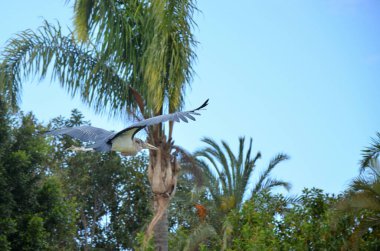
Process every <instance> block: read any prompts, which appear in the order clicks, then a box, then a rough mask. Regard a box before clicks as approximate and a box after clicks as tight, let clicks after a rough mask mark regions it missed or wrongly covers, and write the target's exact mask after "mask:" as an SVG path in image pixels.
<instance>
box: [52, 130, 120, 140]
mask: <svg viewBox="0 0 380 251" xmlns="http://www.w3.org/2000/svg"><path fill="white" fill-rule="evenodd" d="M46 134H47V135H54V136H57V135H68V136H70V137H73V138H76V139H79V140H81V141H85V142H90V141H92V142H96V141H99V140H101V139H105V138H107V137H111V136H112V135H113V134H114V132H110V131H107V130H104V129H101V128H97V127H93V126H78V127H67V128H62V129H58V130H54V131H49V132H47V133H46Z"/></svg>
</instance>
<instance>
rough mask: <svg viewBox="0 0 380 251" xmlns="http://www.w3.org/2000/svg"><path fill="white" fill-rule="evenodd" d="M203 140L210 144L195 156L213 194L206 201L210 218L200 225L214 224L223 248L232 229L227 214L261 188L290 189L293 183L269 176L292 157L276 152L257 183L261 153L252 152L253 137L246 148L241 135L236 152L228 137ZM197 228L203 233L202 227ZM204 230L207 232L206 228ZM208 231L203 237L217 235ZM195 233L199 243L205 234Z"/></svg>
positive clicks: (208, 191)
mask: <svg viewBox="0 0 380 251" xmlns="http://www.w3.org/2000/svg"><path fill="white" fill-rule="evenodd" d="M202 141H203V142H204V143H206V144H207V146H206V147H204V148H203V149H201V150H199V151H197V152H195V154H194V156H195V157H196V159H197V162H198V165H199V166H200V167H201V168H202V170H203V172H204V175H205V187H206V191H207V193H208V194H209V197H210V198H209V200H207V201H206V202H205V203H206V206H207V212H209V215H208V221H207V222H204V223H203V224H202V225H201V227H203V228H204V229H206V230H209V229H210V226H212V228H213V229H215V231H214V232H218V233H219V234H222V235H223V241H222V243H223V244H222V249H223V250H224V249H226V248H227V244H228V240H229V233H230V230H231V226H230V223H229V222H228V218H227V217H226V216H227V215H228V213H230V212H231V211H232V210H240V209H241V207H242V204H243V202H244V201H245V200H249V199H252V196H253V195H254V194H256V193H259V192H260V191H263V190H271V189H272V188H275V187H283V188H285V189H286V190H289V189H290V187H291V185H290V183H288V182H286V181H283V180H278V179H275V178H272V177H270V174H271V172H272V171H273V169H274V168H275V167H276V166H277V165H278V164H279V163H280V162H282V161H284V160H287V159H289V157H288V156H287V155H286V154H282V153H280V154H277V155H276V156H275V157H274V158H273V159H272V160H271V161H270V162H269V165H268V167H267V168H266V169H265V170H264V171H263V172H262V173H261V174H260V175H258V178H257V180H256V182H255V183H254V173H255V170H256V162H257V160H258V159H260V157H261V153H260V152H258V153H256V154H253V153H252V139H250V141H249V145H248V148H247V150H245V138H244V137H241V138H239V148H238V152H237V154H236V155H235V154H234V153H233V151H232V150H231V148H230V146H229V145H228V144H227V143H226V142H225V141H222V142H221V143H222V144H221V145H218V143H216V142H215V141H214V140H212V139H210V138H204V139H203V140H202ZM209 223H210V225H209ZM198 232H199V233H202V231H199V230H198ZM203 232H205V233H206V231H203ZM207 232H208V233H210V234H209V235H206V234H203V236H202V237H203V240H205V239H208V238H209V237H215V235H212V234H211V233H212V232H211V231H207ZM196 233H197V231H195V232H194V233H193V234H192V236H191V237H192V238H194V239H197V241H198V242H199V243H200V242H201V240H202V238H200V237H199V236H197V235H196Z"/></svg>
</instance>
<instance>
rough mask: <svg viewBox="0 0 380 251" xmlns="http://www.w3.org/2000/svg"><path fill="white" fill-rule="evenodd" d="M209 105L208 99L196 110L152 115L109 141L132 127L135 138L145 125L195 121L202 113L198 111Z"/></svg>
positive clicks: (130, 128) (121, 132)
mask: <svg viewBox="0 0 380 251" xmlns="http://www.w3.org/2000/svg"><path fill="white" fill-rule="evenodd" d="M207 105H208V99H207V100H206V101H205V102H204V103H203V104H202V105H201V106H200V107H198V108H196V109H194V110H190V111H185V112H174V113H170V114H165V115H159V116H156V117H152V118H149V119H144V120H141V121H139V122H136V123H134V124H132V125H131V126H129V127H127V128H125V129H123V130H121V131H120V132H118V133H116V134H115V135H114V136H113V137H111V138H110V139H109V141H112V140H113V139H114V138H116V137H117V136H119V135H121V134H124V133H126V132H127V131H129V130H132V129H134V133H133V135H132V138H133V137H134V135H135V134H136V133H137V132H138V131H140V130H141V129H143V128H144V127H147V126H151V125H156V124H159V123H164V122H166V121H175V122H180V121H181V120H182V121H184V122H186V123H187V122H188V121H189V119H190V120H194V121H195V118H194V115H200V113H197V111H199V110H201V109H202V108H204V107H206V106H207Z"/></svg>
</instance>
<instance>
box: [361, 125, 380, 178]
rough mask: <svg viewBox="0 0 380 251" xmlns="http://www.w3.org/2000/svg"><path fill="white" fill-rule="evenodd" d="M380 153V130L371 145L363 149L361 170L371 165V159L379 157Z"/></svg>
mask: <svg viewBox="0 0 380 251" xmlns="http://www.w3.org/2000/svg"><path fill="white" fill-rule="evenodd" d="M379 154H380V132H377V133H376V138H372V143H371V146H369V147H367V148H365V149H364V150H363V151H362V156H363V158H362V160H361V161H360V171H364V169H365V168H366V167H368V166H369V165H370V161H371V160H373V159H377V158H378V157H379Z"/></svg>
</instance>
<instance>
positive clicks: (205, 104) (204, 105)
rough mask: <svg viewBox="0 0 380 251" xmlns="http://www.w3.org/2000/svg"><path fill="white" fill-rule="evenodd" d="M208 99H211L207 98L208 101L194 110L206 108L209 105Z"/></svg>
mask: <svg viewBox="0 0 380 251" xmlns="http://www.w3.org/2000/svg"><path fill="white" fill-rule="evenodd" d="M208 100H209V99H206V101H205V102H204V103H203V104H202V105H201V106H200V107H198V108H197V109H194V110H192V111H198V110H200V109H202V108H205V107H206V106H207V105H208Z"/></svg>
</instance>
